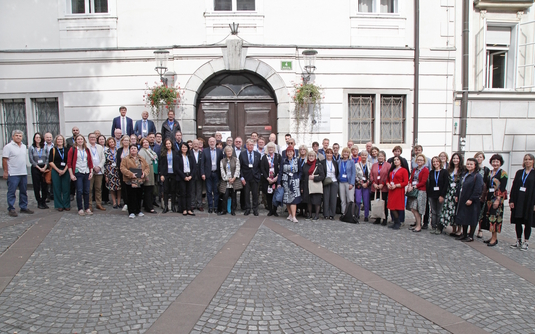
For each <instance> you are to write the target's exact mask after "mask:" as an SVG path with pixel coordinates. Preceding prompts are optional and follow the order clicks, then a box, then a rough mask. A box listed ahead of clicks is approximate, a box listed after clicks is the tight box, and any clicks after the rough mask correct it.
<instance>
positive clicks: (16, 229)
mask: <svg viewBox="0 0 535 334" xmlns="http://www.w3.org/2000/svg"><path fill="white" fill-rule="evenodd" d="M36 221H37V220H33V221H28V222H22V223H19V224H16V225H12V226H5V227H2V228H0V255H1V254H2V253H4V252H5V251H6V249H8V248H9V247H10V246H11V245H12V244H13V243H14V242H15V241H17V239H18V238H20V236H21V235H23V234H24V232H26V231H27V230H28V229H29V228H30V227H32V225H33V224H34V223H35V222H36Z"/></svg>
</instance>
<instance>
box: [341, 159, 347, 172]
mask: <svg viewBox="0 0 535 334" xmlns="http://www.w3.org/2000/svg"><path fill="white" fill-rule="evenodd" d="M346 163H347V160H346V161H342V162H341V163H340V171H341V172H342V175H344V174H345V173H346V169H347V166H346Z"/></svg>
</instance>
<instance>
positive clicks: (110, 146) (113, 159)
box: [104, 137, 121, 209]
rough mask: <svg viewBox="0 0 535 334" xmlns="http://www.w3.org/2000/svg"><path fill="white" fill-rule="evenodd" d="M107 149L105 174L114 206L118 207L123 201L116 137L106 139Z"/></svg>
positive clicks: (105, 152) (105, 153)
mask: <svg viewBox="0 0 535 334" xmlns="http://www.w3.org/2000/svg"><path fill="white" fill-rule="evenodd" d="M106 146H107V148H106V150H105V151H104V158H105V160H106V161H105V162H104V176H105V177H106V188H108V190H109V191H110V194H111V199H112V202H113V208H114V209H117V208H118V207H119V204H120V203H121V182H120V180H119V168H117V148H116V147H115V138H113V137H110V138H108V140H106Z"/></svg>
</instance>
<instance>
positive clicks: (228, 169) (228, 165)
mask: <svg viewBox="0 0 535 334" xmlns="http://www.w3.org/2000/svg"><path fill="white" fill-rule="evenodd" d="M227 171H228V172H229V173H230V161H228V160H227Z"/></svg>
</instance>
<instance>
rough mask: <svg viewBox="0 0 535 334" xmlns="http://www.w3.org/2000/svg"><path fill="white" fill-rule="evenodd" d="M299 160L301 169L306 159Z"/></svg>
mask: <svg viewBox="0 0 535 334" xmlns="http://www.w3.org/2000/svg"><path fill="white" fill-rule="evenodd" d="M292 160H293V159H292ZM299 160H301V167H303V165H304V164H305V161H306V159H301V158H299Z"/></svg>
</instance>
